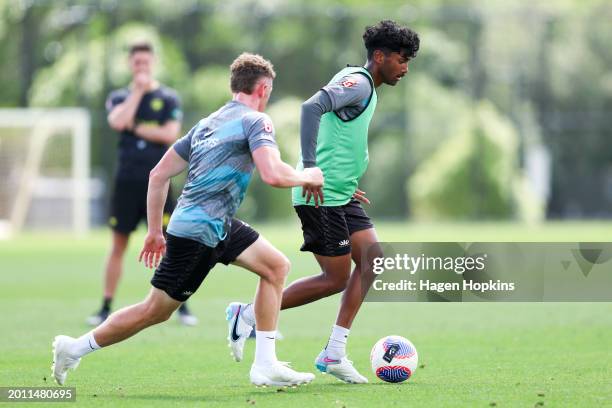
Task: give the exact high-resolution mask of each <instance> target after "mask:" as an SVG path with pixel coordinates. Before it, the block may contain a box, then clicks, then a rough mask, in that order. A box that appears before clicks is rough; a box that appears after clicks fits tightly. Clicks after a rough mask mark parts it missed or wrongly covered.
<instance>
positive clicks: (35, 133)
mask: <svg viewBox="0 0 612 408" xmlns="http://www.w3.org/2000/svg"><path fill="white" fill-rule="evenodd" d="M89 130H90V119H89V113H88V112H87V111H86V110H85V109H79V108H59V109H0V239H2V238H4V239H6V238H8V237H10V236H11V235H13V234H15V233H17V232H19V231H22V230H23V229H26V228H27V229H28V230H30V229H71V230H72V231H74V232H75V233H77V234H81V233H84V232H86V231H87V230H88V229H89V189H88V183H89Z"/></svg>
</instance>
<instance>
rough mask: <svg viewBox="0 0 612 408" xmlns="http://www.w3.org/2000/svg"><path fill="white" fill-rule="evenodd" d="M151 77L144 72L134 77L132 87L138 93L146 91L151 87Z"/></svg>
mask: <svg viewBox="0 0 612 408" xmlns="http://www.w3.org/2000/svg"><path fill="white" fill-rule="evenodd" d="M151 82H152V79H151V76H150V75H149V74H145V73H144V72H141V73H138V74H136V75H134V87H135V88H136V89H138V90H140V91H146V90H147V89H149V87H150V86H151Z"/></svg>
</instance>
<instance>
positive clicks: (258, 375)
mask: <svg viewBox="0 0 612 408" xmlns="http://www.w3.org/2000/svg"><path fill="white" fill-rule="evenodd" d="M250 376H251V383H253V384H255V385H256V386H267V385H271V386H278V387H284V386H292V385H301V384H308V383H309V382H311V381H312V380H314V378H315V376H314V374H312V373H301V372H299V371H295V370H293V369H292V368H289V367H288V365H287V363H281V362H276V363H274V364H271V365H269V366H261V367H260V366H256V365H255V364H253V365H252V366H251V373H250Z"/></svg>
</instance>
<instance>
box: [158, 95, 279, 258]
mask: <svg viewBox="0 0 612 408" xmlns="http://www.w3.org/2000/svg"><path fill="white" fill-rule="evenodd" d="M262 146H272V147H277V145H276V141H275V139H274V126H273V125H272V120H271V119H270V117H269V116H268V115H266V114H265V113H262V112H258V111H255V110H253V109H251V108H250V107H248V106H246V105H244V104H242V103H240V102H236V101H231V102H229V103H227V104H226V105H225V106H223V107H222V108H221V109H219V110H218V111H216V112H214V113H213V114H211V115H210V116H208V117H206V118H204V119H202V120H201V121H200V122H199V123H198V124H197V125H196V126H194V127H193V128H192V129H191V130H190V131H189V133H187V134H186V135H185V136H183V137H182V138H181V139H179V140H177V141H176V143H175V144H174V146H173V148H174V150H175V151H176V152H177V153H178V155H179V156H181V157H182V158H183V159H184V160H186V161H188V162H189V171H188V173H187V180H186V181H185V187H184V188H183V192H182V194H181V196H180V198H179V200H178V204H177V206H176V209H175V210H174V212H173V213H172V217H171V218H170V224H169V225H168V233H169V234H172V235H175V236H178V237H182V238H188V239H192V240H194V241H198V242H200V243H203V244H204V245H207V246H209V247H213V248H214V247H216V246H217V244H218V243H219V241H222V240H223V239H225V237H226V234H227V232H228V231H229V226H230V223H231V219H232V217H233V216H234V214H235V213H236V210H237V209H238V207H239V206H240V204H241V203H242V200H243V199H244V196H245V194H246V190H247V187H248V185H249V181H250V180H251V175H252V173H253V170H254V169H255V163H254V162H253V157H252V155H251V154H252V153H253V152H254V151H255V150H257V149H258V148H260V147H262Z"/></svg>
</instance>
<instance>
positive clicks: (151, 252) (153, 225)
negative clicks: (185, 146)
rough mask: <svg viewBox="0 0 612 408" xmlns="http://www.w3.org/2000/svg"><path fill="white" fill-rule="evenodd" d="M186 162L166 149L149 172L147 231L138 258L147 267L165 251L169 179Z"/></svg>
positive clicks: (183, 167) (154, 262)
mask: <svg viewBox="0 0 612 408" xmlns="http://www.w3.org/2000/svg"><path fill="white" fill-rule="evenodd" d="M187 164H188V162H187V161H186V160H185V159H183V158H182V157H181V156H180V155H179V154H178V153H177V152H176V150H175V149H168V151H167V152H166V154H164V157H162V159H161V160H160V162H159V163H157V166H155V167H154V168H153V170H151V173H149V189H148V191H147V224H148V231H147V235H146V237H145V242H144V246H143V248H142V251H141V252H140V256H139V258H138V260H139V261H141V262H142V261H143V260H144V263H145V266H146V267H147V268H154V267H157V265H158V264H159V261H160V260H161V257H162V255H163V254H164V253H165V252H166V240H165V239H164V234H163V232H162V225H163V223H162V218H163V210H164V203H165V202H166V198H167V196H168V188H169V187H170V179H171V178H172V177H174V176H176V175H178V174H180V173H182V172H183V171H184V170H185V168H187Z"/></svg>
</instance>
